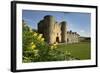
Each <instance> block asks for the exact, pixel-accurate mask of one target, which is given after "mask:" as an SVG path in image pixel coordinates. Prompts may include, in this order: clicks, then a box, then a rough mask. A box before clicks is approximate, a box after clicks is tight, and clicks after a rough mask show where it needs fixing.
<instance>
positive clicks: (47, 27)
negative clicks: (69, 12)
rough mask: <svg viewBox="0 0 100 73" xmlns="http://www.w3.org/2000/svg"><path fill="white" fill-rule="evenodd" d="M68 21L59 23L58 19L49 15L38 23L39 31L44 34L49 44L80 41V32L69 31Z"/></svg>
mask: <svg viewBox="0 0 100 73" xmlns="http://www.w3.org/2000/svg"><path fill="white" fill-rule="evenodd" d="M67 28H68V24H67V22H66V21H62V22H60V23H58V22H57V21H56V19H55V18H54V17H53V16H51V15H47V16H45V17H44V18H43V20H41V21H40V22H39V23H38V32H39V33H41V34H43V37H44V38H45V41H46V42H47V43H49V44H53V43H55V42H58V43H78V42H79V34H77V32H72V31H68V30H67Z"/></svg>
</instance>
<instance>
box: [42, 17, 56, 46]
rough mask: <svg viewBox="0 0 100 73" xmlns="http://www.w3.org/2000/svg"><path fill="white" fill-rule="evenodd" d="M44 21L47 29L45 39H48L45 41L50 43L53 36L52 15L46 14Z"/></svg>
mask: <svg viewBox="0 0 100 73" xmlns="http://www.w3.org/2000/svg"><path fill="white" fill-rule="evenodd" d="M44 21H45V24H46V29H47V39H48V41H47V42H48V43H49V44H52V43H54V41H53V39H52V37H53V29H54V24H55V19H54V17H53V16H51V15H47V16H45V17H44Z"/></svg>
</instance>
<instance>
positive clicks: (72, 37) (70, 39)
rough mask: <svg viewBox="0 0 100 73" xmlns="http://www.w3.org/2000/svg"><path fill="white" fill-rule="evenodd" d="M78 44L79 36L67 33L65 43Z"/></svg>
mask: <svg viewBox="0 0 100 73" xmlns="http://www.w3.org/2000/svg"><path fill="white" fill-rule="evenodd" d="M78 42H79V34H77V33H76V32H72V31H68V32H67V43H78Z"/></svg>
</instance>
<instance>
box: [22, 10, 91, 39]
mask: <svg viewBox="0 0 100 73" xmlns="http://www.w3.org/2000/svg"><path fill="white" fill-rule="evenodd" d="M46 15H52V16H54V17H55V19H56V21H57V22H61V21H66V22H67V24H68V29H67V30H72V31H73V32H78V33H79V34H80V35H81V36H85V37H89V36H90V33H91V31H90V30H91V23H90V22H91V14H90V13H82V12H81V13H76V12H53V11H35V10H23V11H22V19H23V20H25V22H26V23H27V24H28V25H29V26H30V27H32V28H34V29H37V24H38V22H39V21H40V20H42V19H43V17H44V16H46Z"/></svg>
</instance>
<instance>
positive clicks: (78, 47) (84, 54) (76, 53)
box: [58, 42, 91, 60]
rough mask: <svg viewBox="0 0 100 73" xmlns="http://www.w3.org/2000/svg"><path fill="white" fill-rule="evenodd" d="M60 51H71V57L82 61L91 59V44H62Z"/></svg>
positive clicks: (59, 46) (59, 47)
mask: <svg viewBox="0 0 100 73" xmlns="http://www.w3.org/2000/svg"><path fill="white" fill-rule="evenodd" d="M58 49H59V50H60V51H66V50H67V51H69V52H70V53H71V56H73V57H75V58H78V59H80V60H86V59H90V58H91V47H90V42H80V43H76V44H60V45H58Z"/></svg>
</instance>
